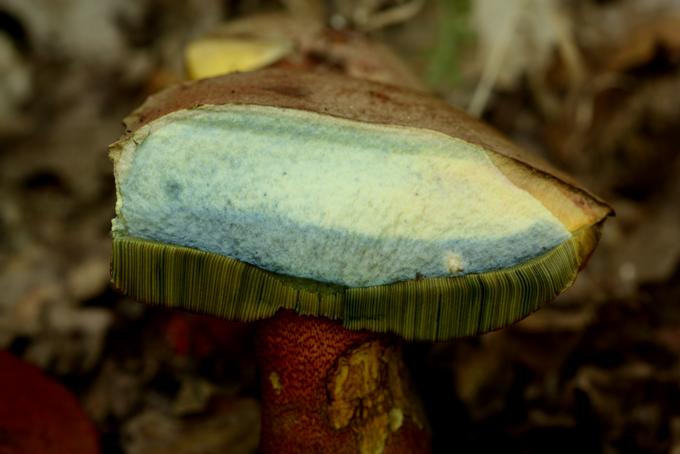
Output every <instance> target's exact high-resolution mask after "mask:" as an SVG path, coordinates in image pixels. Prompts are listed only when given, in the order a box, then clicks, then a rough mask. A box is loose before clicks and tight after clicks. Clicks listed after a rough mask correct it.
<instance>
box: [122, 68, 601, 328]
mask: <svg viewBox="0 0 680 454" xmlns="http://www.w3.org/2000/svg"><path fill="white" fill-rule="evenodd" d="M126 122H127V125H128V127H129V132H128V133H127V134H126V135H125V136H124V137H123V138H122V139H121V140H120V141H118V142H116V143H115V144H114V145H112V147H111V155H112V158H113V160H114V167H115V175H116V185H117V193H118V199H117V206H116V213H117V217H116V219H115V220H114V223H113V232H114V256H113V266H112V271H113V273H112V274H113V282H114V284H115V285H116V286H118V287H119V288H120V289H122V290H123V291H124V292H126V293H128V294H129V295H130V296H133V297H135V298H138V299H141V300H143V301H147V302H150V303H159V304H165V305H170V306H178V307H184V308H187V309H192V310H197V311H201V312H207V313H211V314H213V315H218V316H222V317H226V318H230V319H240V320H254V319H260V318H264V317H268V316H270V315H272V314H273V313H275V312H276V310H277V309H279V308H281V307H285V308H289V309H294V310H296V311H298V312H299V313H303V314H310V315H318V316H326V317H330V318H335V319H341V320H342V321H343V324H344V325H345V326H346V327H349V328H356V329H360V328H369V329H373V330H376V331H393V332H396V333H398V334H400V335H402V336H404V337H406V338H418V339H446V338H450V337H455V336H462V335H471V334H476V333H478V332H483V331H487V330H490V329H494V328H498V327H501V326H505V325H507V324H509V323H512V322H513V321H515V320H517V319H519V318H521V317H523V316H525V315H527V314H528V313H530V312H532V311H533V310H535V309H536V308H538V307H539V306H540V304H543V303H544V302H546V301H548V300H550V299H552V298H553V297H554V296H556V295H557V294H559V293H560V292H561V291H562V290H564V289H565V288H566V287H568V286H569V285H570V284H571V283H572V282H573V280H574V278H575V276H576V274H577V272H578V270H579V268H580V267H581V266H582V265H583V263H584V261H585V260H586V258H587V257H588V256H589V254H590V252H591V251H592V249H593V248H594V247H595V245H596V242H597V237H598V234H599V227H598V224H599V223H600V222H601V221H602V220H603V219H604V218H605V217H606V216H607V215H608V214H609V208H608V207H607V206H606V205H605V204H604V203H602V202H601V201H599V200H598V199H596V198H595V197H593V196H591V195H590V194H588V193H587V192H586V191H584V190H583V189H580V188H578V187H576V186H574V185H572V184H570V183H567V182H565V181H564V180H562V179H560V178H558V177H557V176H554V175H553V174H552V173H550V170H549V168H548V167H547V166H545V165H543V164H541V163H537V162H534V161H533V160H532V159H531V158H527V157H526V156H524V155H523V154H522V152H521V151H519V150H518V149H517V148H516V147H514V146H513V145H512V144H510V143H509V142H508V141H506V140H505V139H503V138H502V137H501V136H499V135H498V134H497V133H495V132H494V131H493V130H491V129H489V128H487V127H485V126H483V125H481V124H480V123H478V122H476V121H475V120H472V119H470V118H469V117H467V116H466V115H465V114H463V113H461V112H459V111H457V110H455V109H452V108H450V107H448V106H447V105H445V104H444V103H441V102H439V101H437V100H435V99H433V98H430V97H428V96H427V95H424V94H422V93H418V92H413V91H409V90H406V89H398V88H395V87H388V86H384V85H380V84H376V83H371V82H366V81H361V80H355V79H350V78H345V77H339V76H333V75H329V74H308V73H301V72H288V71H282V70H270V71H263V72H260V73H248V74H238V75H231V76H225V77H220V78H215V79H209V80H205V81H199V82H196V83H192V84H185V85H182V86H179V87H176V88H173V89H170V90H168V91H166V92H163V93H161V94H159V95H157V96H155V97H152V98H151V99H150V100H149V101H148V102H147V103H146V104H145V105H144V106H142V108H140V109H139V110H138V111H136V112H135V113H134V114H133V115H132V116H131V117H130V118H128V119H127V121H126Z"/></svg>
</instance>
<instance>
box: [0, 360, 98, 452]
mask: <svg viewBox="0 0 680 454" xmlns="http://www.w3.org/2000/svg"><path fill="white" fill-rule="evenodd" d="M42 453H49V454H96V453H99V442H98V440H97V432H96V429H95V427H94V425H93V424H92V422H91V421H90V420H89V418H88V417H87V415H86V414H85V412H84V411H83V410H82V408H80V404H79V403H78V400H77V399H76V398H75V397H74V396H73V394H71V393H70V392H69V391H68V390H67V389H66V388H64V387H63V386H62V385H61V384H59V383H57V382H56V381H54V380H52V379H51V378H49V377H48V376H47V375H45V374H44V373H43V372H42V371H41V370H40V369H38V368H37V367H35V366H33V365H31V364H28V363H25V362H24V361H21V360H19V359H17V358H15V357H14V356H12V355H11V354H9V353H7V352H2V351H0V454H42Z"/></svg>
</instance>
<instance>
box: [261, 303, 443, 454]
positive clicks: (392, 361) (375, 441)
mask: <svg viewBox="0 0 680 454" xmlns="http://www.w3.org/2000/svg"><path fill="white" fill-rule="evenodd" d="M258 330H259V333H258V336H257V356H258V363H259V367H260V373H261V391H262V433H261V436H260V450H261V452H263V453H280V454H288V453H301V452H304V453H316V452H323V453H331V452H332V453H338V454H341V453H386V454H387V453H414V452H418V453H426V452H429V451H430V444H431V443H430V433H429V429H428V427H427V423H426V421H425V417H424V415H423V412H422V409H421V407H420V404H419V402H418V401H417V399H416V398H415V396H414V395H413V394H412V393H411V392H410V390H409V388H408V377H407V372H406V368H405V366H404V363H403V361H402V359H401V347H400V344H399V340H398V339H397V338H396V337H394V336H392V335H385V334H376V333H371V332H368V331H349V330H347V329H345V328H343V327H342V326H341V325H340V324H338V323H336V322H334V321H331V320H327V319H323V318H316V317H307V316H300V315H297V314H295V313H294V312H291V311H285V310H282V311H279V312H278V313H277V314H276V316H275V317H273V318H270V319H268V320H265V321H262V322H260V325H259V327H258Z"/></svg>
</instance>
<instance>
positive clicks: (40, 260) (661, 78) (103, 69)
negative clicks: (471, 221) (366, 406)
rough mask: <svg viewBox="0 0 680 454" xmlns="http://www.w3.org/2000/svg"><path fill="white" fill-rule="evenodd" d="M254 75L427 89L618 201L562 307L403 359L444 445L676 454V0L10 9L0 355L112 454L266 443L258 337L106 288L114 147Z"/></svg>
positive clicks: (1, 120)
mask: <svg viewBox="0 0 680 454" xmlns="http://www.w3.org/2000/svg"><path fill="white" fill-rule="evenodd" d="M206 62H208V63H206ZM267 65H275V66H276V65H278V66H293V67H301V68H305V69H308V70H318V71H336V72H344V73H347V74H350V75H353V76H356V77H367V78H372V79H376V80H382V81H386V82H390V83H400V84H404V85H409V86H415V87H419V88H420V89H422V90H430V91H432V92H434V93H436V94H437V95H439V96H441V97H442V98H444V99H446V100H447V101H449V102H450V103H451V104H453V105H456V106H458V107H460V108H462V109H465V110H468V111H469V112H470V113H472V114H473V115H476V116H479V117H481V118H482V119H484V120H485V121H487V122H489V123H491V124H492V125H494V126H495V127H496V128H498V129H500V130H501V131H502V132H503V133H505V134H506V135H508V136H509V137H511V138H512V139H513V140H515V141H517V142H519V143H520V144H522V145H523V146H524V147H525V148H528V149H529V150H531V151H533V152H534V153H536V154H539V155H542V156H543V157H545V158H546V159H547V160H549V161H551V162H552V163H553V164H554V165H555V166H556V167H558V168H561V169H563V170H565V171H567V172H569V173H571V174H573V175H574V176H576V177H577V179H579V180H581V181H582V182H583V183H584V184H585V185H586V186H587V187H588V188H590V189H592V190H593V191H594V192H595V193H597V194H599V195H601V196H603V197H604V198H605V199H606V200H608V201H609V202H611V204H612V205H613V206H614V208H615V210H616V212H617V216H616V217H615V218H612V219H610V220H609V221H608V222H607V223H606V225H605V229H604V233H603V237H602V241H601V244H600V246H599V248H598V250H597V251H596V253H595V254H594V255H593V257H592V259H591V261H590V264H589V266H588V267H587V268H586V269H585V271H583V272H582V273H581V275H580V278H579V279H578V281H577V282H576V284H575V285H574V287H573V288H572V289H571V290H569V291H568V292H567V293H566V294H564V295H563V296H561V297H560V298H559V299H558V300H557V301H556V302H555V303H553V304H551V305H549V306H548V307H546V308H545V309H543V310H541V311H539V312H537V313H536V314H534V315H532V316H530V317H529V318H527V319H525V320H524V321H522V322H520V323H518V324H517V325H515V326H512V327H510V328H508V329H505V330H501V331H498V332H494V333H491V334H488V335H485V336H481V337H478V338H472V339H461V340H457V341H453V342H448V343H441V344H437V345H431V344H427V345H420V344H410V345H407V346H405V353H406V355H407V360H408V362H409V363H410V365H411V368H412V373H413V376H414V379H415V383H416V386H417V388H418V389H419V390H420V393H421V395H422V397H423V401H424V404H425V407H426V410H427V412H428V415H429V419H430V422H431V424H432V427H433V430H434V446H435V452H437V453H451V452H487V451H491V450H502V451H503V452H506V453H545V452H551V453H559V452H575V451H580V452H602V453H607V454H609V453H637V452H655V453H656V452H658V453H668V452H671V453H673V454H680V158H679V157H678V155H679V152H678V150H679V145H678V144H679V143H680V1H677V0H569V1H567V0H564V1H560V0H512V1H508V0H347V1H341V0H326V1H323V0H288V1H283V0H281V1H274V0H0V350H8V351H9V352H11V353H12V354H13V355H15V356H17V357H19V358H23V359H24V360H26V361H27V362H29V363H32V364H34V365H37V366H38V367H39V368H40V369H42V370H43V371H45V372H46V373H47V374H48V376H49V377H50V378H51V379H52V380H55V381H57V382H59V383H61V384H63V385H64V386H65V387H66V388H67V389H68V390H69V391H70V392H72V393H73V394H74V395H75V397H76V398H77V400H78V401H79V403H80V405H81V406H82V408H83V409H84V411H85V412H86V413H87V415H89V418H91V419H92V421H93V422H94V424H95V426H96V428H97V431H98V434H99V437H100V444H101V449H102V451H103V452H104V453H121V452H126V453H140V454H141V453H170V452H172V453H212V452H229V453H248V452H254V450H255V449H256V446H257V440H258V419H259V414H258V412H259V404H258V389H257V388H258V386H257V375H256V370H255V366H254V364H253V360H252V357H253V355H252V351H251V346H250V345H251V343H250V337H251V335H252V331H251V328H250V327H248V326H246V325H241V324H237V323H229V322H221V321H217V320H213V319H208V318H204V317H198V316H193V315H188V314H184V313H179V312H171V311H167V310H162V309H158V308H147V307H144V306H142V305H140V304H138V303H136V302H134V301H131V300H128V299H126V298H124V297H122V296H120V295H118V294H117V293H115V292H114V291H112V290H111V288H110V287H109V285H108V281H109V258H110V247H111V244H110V243H111V238H110V234H109V230H110V220H111V218H112V217H113V207H114V198H115V194H114V182H113V176H112V166H111V163H110V161H109V159H108V157H107V145H108V144H109V143H111V142H113V141H114V140H116V139H117V137H118V136H119V135H120V134H121V133H122V132H123V127H122V124H121V120H122V118H123V117H124V116H125V115H127V114H128V113H129V112H130V111H131V110H132V109H133V108H135V107H136V106H137V105H139V104H140V103H141V102H142V101H143V100H144V99H145V97H146V96H148V95H149V94H151V93H153V92H155V91H158V90H160V89H162V88H164V87H166V86H168V85H170V84H172V83H176V82H179V81H182V80H186V79H187V78H191V77H202V76H204V75H207V73H213V72H223V71H229V70H249V69H254V68H256V67H260V66H267ZM206 66H207V68H205V67H206ZM206 71H207V73H206ZM395 74H396V76H395ZM0 405H2V402H0ZM1 444H2V440H1V439H0V445H1Z"/></svg>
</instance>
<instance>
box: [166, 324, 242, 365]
mask: <svg viewBox="0 0 680 454" xmlns="http://www.w3.org/2000/svg"><path fill="white" fill-rule="evenodd" d="M252 329H253V327H252V326H251V325H250V324H248V323H243V322H234V321H227V320H220V319H218V318H214V317H208V316H205V315H196V314H185V313H177V314H173V315H172V317H171V318H170V319H169V320H168V321H167V323H166V324H165V336H166V339H167V340H168V342H169V344H170V346H171V347H172V350H173V351H174V352H175V353H176V354H177V355H180V356H193V357H196V358H199V359H201V358H206V357H208V356H210V355H212V354H215V353H218V354H221V355H225V354H226V355H229V356H238V355H239V354H242V352H243V345H244V343H246V344H247V342H246V339H247V337H248V336H249V334H250V333H251V332H252Z"/></svg>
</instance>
